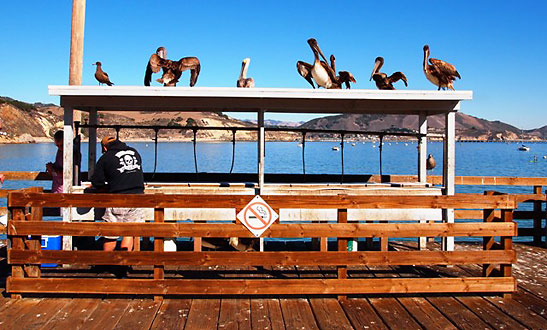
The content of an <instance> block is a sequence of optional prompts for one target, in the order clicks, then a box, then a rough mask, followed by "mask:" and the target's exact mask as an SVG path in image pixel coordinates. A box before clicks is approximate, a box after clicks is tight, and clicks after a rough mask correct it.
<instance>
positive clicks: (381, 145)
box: [378, 134, 384, 180]
mask: <svg viewBox="0 0 547 330" xmlns="http://www.w3.org/2000/svg"><path fill="white" fill-rule="evenodd" d="M383 145H384V135H383V134H380V145H379V146H378V151H380V180H382V148H383Z"/></svg>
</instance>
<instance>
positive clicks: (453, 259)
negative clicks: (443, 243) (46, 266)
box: [8, 250, 516, 266]
mask: <svg viewBox="0 0 547 330" xmlns="http://www.w3.org/2000/svg"><path fill="white" fill-rule="evenodd" d="M8 262H9V263H10V264H40V263H55V264H70V265H78V266H81V265H133V266H143V265H162V266H166V265H177V266H183V265H186V266H192V265H193V266H196V265H199V266H233V265H238V266H296V265H298V266H317V265H322V266H345V265H351V266H362V265H367V266H379V265H382V266H387V265H391V266H394V265H471V264H482V263H487V262H489V263H500V264H501V263H505V264H510V263H514V262H516V254H515V251H514V250H509V251H506V250H492V251H427V250H426V251H390V252H382V251H366V252H365V251H329V252H319V251H305V252H293V251H284V252H233V251H210V252H193V251H177V252H163V251H134V252H132V253H127V252H125V251H113V252H105V251H60V250H41V251H30V250H25V251H19V250H9V251H8Z"/></svg>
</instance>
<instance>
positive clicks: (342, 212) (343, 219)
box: [337, 209, 348, 300]
mask: <svg viewBox="0 0 547 330" xmlns="http://www.w3.org/2000/svg"><path fill="white" fill-rule="evenodd" d="M337 221H338V223H347V222H348V210H347V209H338V212H337ZM347 250H348V239H347V237H338V251H347ZM337 270H338V279H339V280H343V279H346V278H347V277H348V267H347V266H346V265H343V266H338V267H337ZM346 299H347V296H346V295H339V296H338V300H346Z"/></svg>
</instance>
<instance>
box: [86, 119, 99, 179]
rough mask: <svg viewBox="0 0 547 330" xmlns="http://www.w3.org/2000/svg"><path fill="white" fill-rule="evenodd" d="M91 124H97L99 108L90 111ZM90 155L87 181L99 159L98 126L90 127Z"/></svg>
mask: <svg viewBox="0 0 547 330" xmlns="http://www.w3.org/2000/svg"><path fill="white" fill-rule="evenodd" d="M89 125H97V110H91V111H89ZM88 151H89V152H88V157H87V181H89V180H91V176H92V175H93V172H94V171H95V162H96V160H97V128H96V127H90V128H89V142H88Z"/></svg>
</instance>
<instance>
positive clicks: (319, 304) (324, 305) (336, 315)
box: [309, 298, 353, 329]
mask: <svg viewBox="0 0 547 330" xmlns="http://www.w3.org/2000/svg"><path fill="white" fill-rule="evenodd" d="M346 300H347V299H346ZM309 303H310V305H311V308H312V311H313V315H315V320H316V321H317V325H318V326H319V329H353V326H352V325H351V322H350V321H349V320H348V318H347V317H346V314H345V313H344V310H343V309H342V307H341V306H340V304H339V303H338V301H337V300H336V299H332V298H310V299H309Z"/></svg>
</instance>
